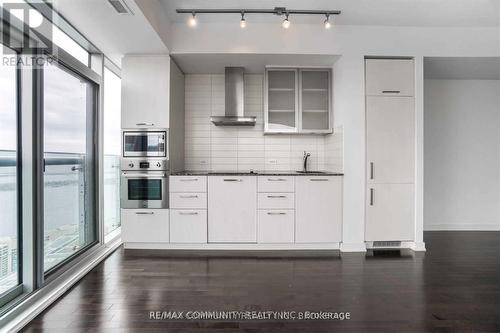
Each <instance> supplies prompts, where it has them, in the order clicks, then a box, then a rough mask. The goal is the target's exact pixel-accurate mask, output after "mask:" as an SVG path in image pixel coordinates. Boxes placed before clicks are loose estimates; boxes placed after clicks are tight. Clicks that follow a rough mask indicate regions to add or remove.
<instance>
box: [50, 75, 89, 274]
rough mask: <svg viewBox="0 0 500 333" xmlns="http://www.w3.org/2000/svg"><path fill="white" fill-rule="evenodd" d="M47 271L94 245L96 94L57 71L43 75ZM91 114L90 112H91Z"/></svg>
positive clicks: (87, 84)
mask: <svg viewBox="0 0 500 333" xmlns="http://www.w3.org/2000/svg"><path fill="white" fill-rule="evenodd" d="M43 83H44V160H45V161H44V163H45V168H44V195H43V200H44V269H45V271H47V270H49V269H50V268H52V267H54V266H55V265H57V264H59V263H60V262H62V261H64V260H65V259H67V258H68V257H70V256H71V255H73V254H75V253H77V252H78V251H79V250H81V249H82V248H83V247H85V246H86V245H88V244H90V243H92V242H93V241H94V240H95V229H94V228H95V218H94V216H93V212H92V209H93V205H94V204H93V201H92V198H91V192H90V191H91V190H90V189H91V188H92V187H91V184H92V181H93V180H92V179H93V178H92V176H93V173H92V172H93V170H92V157H93V142H92V134H91V133H92V128H93V125H92V112H91V110H90V111H89V105H92V89H90V88H91V87H90V83H88V82H86V81H84V80H82V79H81V78H79V77H77V76H75V75H73V74H71V73H70V72H69V71H67V70H64V69H63V68H61V67H58V66H55V65H47V66H46V68H45V70H44V82H43ZM90 108H92V106H90Z"/></svg>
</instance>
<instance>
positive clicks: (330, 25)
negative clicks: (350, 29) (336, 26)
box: [325, 14, 332, 29]
mask: <svg viewBox="0 0 500 333" xmlns="http://www.w3.org/2000/svg"><path fill="white" fill-rule="evenodd" d="M331 27H332V24H331V23H330V14H326V20H325V29H330V28H331Z"/></svg>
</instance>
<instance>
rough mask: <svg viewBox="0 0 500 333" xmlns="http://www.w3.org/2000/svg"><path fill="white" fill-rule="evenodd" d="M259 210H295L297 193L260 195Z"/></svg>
mask: <svg viewBox="0 0 500 333" xmlns="http://www.w3.org/2000/svg"><path fill="white" fill-rule="evenodd" d="M257 207H258V208H259V209H294V208H295V193H259V194H258V200H257Z"/></svg>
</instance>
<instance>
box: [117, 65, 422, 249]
mask: <svg viewBox="0 0 500 333" xmlns="http://www.w3.org/2000/svg"><path fill="white" fill-rule="evenodd" d="M294 58H295V57H294V56H293V55H288V57H287V59H286V60H285V61H286V63H284V62H283V60H279V58H277V57H275V59H273V60H271V59H266V58H265V57H261V58H260V59H259V58H257V57H252V56H251V55H249V56H247V57H246V59H245V60H244V61H246V64H247V67H248V64H249V65H250V69H249V70H248V69H247V70H246V69H245V66H244V65H245V63H244V62H241V60H240V59H238V57H237V56H233V57H232V58H231V60H230V61H231V63H233V64H234V63H238V64H240V66H231V67H224V68H217V69H215V67H216V66H217V65H216V64H212V63H210V61H209V59H203V56H199V57H197V58H196V59H187V60H184V59H183V57H182V56H175V57H171V58H170V59H169V58H168V57H157V56H153V57H151V56H135V55H133V56H130V57H125V58H124V59H123V62H122V91H123V94H122V105H124V109H123V113H122V130H123V142H124V148H123V154H124V155H123V157H124V158H123V160H122V170H123V173H122V239H123V241H124V245H125V248H127V249H184V250H193V249H200V250H201V249H205V250H216V249H240V250H245V249H246V250H252V249H253V250H258V249H261V250H269V249H284V250H286V249H288V250H292V249H304V250H307V249H308V250H313V249H329V250H339V249H341V248H342V217H343V199H342V197H343V171H342V165H341V162H340V163H338V162H337V164H336V163H335V162H336V161H342V154H343V151H342V149H343V146H342V128H334V127H333V123H334V121H333V110H332V104H333V103H332V100H333V98H334V96H333V91H332V88H331V87H332V85H333V78H332V75H334V71H332V69H331V68H332V67H334V61H335V60H336V57H331V56H322V57H321V56H318V57H317V59H316V62H314V63H309V64H308V66H300V67H293V66H292V64H293V63H294V62H295V61H299V60H296V59H294ZM174 59H178V60H177V62H179V63H181V64H183V68H184V73H185V72H189V68H190V66H193V64H194V63H200V62H203V63H204V64H205V65H206V66H207V67H208V68H211V69H212V70H216V72H215V73H210V74H200V73H196V74H183V72H182V71H181V70H180V68H179V67H178V66H177V64H176V62H175V60H174ZM218 61H219V62H220V61H221V60H220V57H219V59H218ZM266 61H280V62H279V63H278V64H276V63H274V64H272V63H266ZM328 61H330V63H329V67H320V66H318V63H322V64H325V63H328ZM366 66H367V74H366V75H367V78H366V81H367V96H370V97H367V98H369V99H368V101H370V102H369V103H368V106H371V104H372V103H373V111H371V110H370V109H367V112H368V114H373V120H371V119H370V120H369V123H372V122H373V126H372V127H371V128H369V131H368V133H367V135H368V137H369V140H370V142H373V147H372V148H371V149H370V150H369V153H370V154H371V153H372V151H373V156H369V160H370V162H369V163H368V167H369V175H368V176H369V181H368V183H367V186H369V187H370V188H369V193H370V194H369V202H368V206H367V208H368V209H370V208H371V207H374V208H373V209H370V210H369V211H370V212H371V211H373V213H371V216H370V220H369V221H367V227H366V236H367V238H366V241H367V246H368V247H374V246H375V247H376V246H379V247H381V248H387V247H389V248H391V247H400V248H411V247H412V246H413V247H414V245H413V244H414V243H412V242H413V241H414V228H415V221H414V217H413V216H414V213H413V212H414V208H413V206H414V194H413V185H412V184H413V182H414V181H413V173H414V172H413V169H414V167H413V163H414V162H413V161H414V156H413V155H414V153H412V151H413V152H414V150H413V145H414V138H413V135H412V133H413V132H414V129H413V127H414V125H413V124H414V111H413V108H414V107H413V105H412V103H414V102H413V101H414V100H413V94H414V92H413V91H414V82H413V80H414V71H415V69H414V61H413V59H366ZM160 68H161V69H163V70H159V69H160ZM246 71H247V72H246ZM220 72H223V73H224V74H218V73H220ZM168 73H170V75H166V74H168ZM391 75H392V76H391ZM162 76H163V77H162ZM151 80H156V82H157V83H156V84H154V85H153V86H154V87H157V89H150V88H149V89H147V91H144V92H141V91H140V90H139V89H137V88H136V87H137V86H140V84H141V83H142V82H144V83H146V81H147V82H151ZM183 88H184V89H183ZM168 89H170V92H171V93H170V94H169V95H167V94H166V92H167V91H169V90H168ZM173 92H175V93H173ZM163 95H165V96H164V97H163V100H162V98H160V97H162V96H163ZM402 96H403V97H402ZM143 100H150V101H152V103H155V104H152V105H150V106H147V107H146V110H147V112H141V113H139V114H138V113H137V112H136V110H137V105H138V104H140V103H141V101H143ZM371 100H373V102H371ZM379 101H382V103H380V102H379ZM162 102H163V103H162ZM167 103H168V104H167ZM401 103H403V106H402V104H401ZM166 105H169V107H166ZM391 105H394V107H395V108H396V109H395V110H398V109H400V108H401V107H404V108H405V110H407V111H405V112H406V114H405V115H404V116H400V115H398V114H394V111H391ZM394 107H393V108H394ZM167 110H169V111H170V113H169V112H167ZM391 112H392V113H391ZM129 115H130V116H129ZM391 118H392V119H393V120H392V121H391V122H388V121H387V120H389V119H391ZM384 123H385V124H384ZM173 124H175V126H174V125H173ZM395 125H398V127H400V128H401V131H400V132H398V133H389V134H387V135H384V134H385V133H386V132H389V131H388V130H389V129H390V126H395ZM387 126H389V127H387ZM371 130H373V132H372V131H371ZM370 136H373V138H370ZM382 136H384V137H382ZM377 137H379V138H380V139H379V140H377ZM176 139H178V140H176ZM377 141H378V142H377ZM391 143H392V145H391ZM403 152H404V154H403ZM398 154H399V155H400V156H401V157H400V161H398V162H397V163H396V162H395V160H394V156H396V155H398ZM160 156H161V157H164V159H159V158H158V157H160ZM149 157H151V158H149ZM183 157H184V159H183ZM327 165H328V167H327ZM375 168H376V173H377V177H374V174H375ZM138 172H139V173H140V175H137V173H138ZM148 174H149V176H147V178H146V175H148ZM159 174H161V177H159ZM395 175H397V176H395ZM141 179H142V180H141ZM144 179H147V180H144ZM385 184H388V185H387V186H386V187H387V189H386V187H385V186H384V185H385ZM403 184H404V185H403ZM375 191H376V192H377V194H378V193H379V191H380V193H381V196H380V199H379V197H378V196H377V197H376V198H375ZM149 195H151V196H149ZM396 198H397V200H400V203H399V205H398V206H400V207H402V208H401V211H400V212H396V211H395V210H394V209H390V208H389V206H390V205H391V202H394V200H396ZM375 200H376V201H378V202H377V205H374V201H375ZM379 200H380V201H379ZM377 206H379V207H377ZM375 207H376V208H375ZM398 213H399V214H400V215H399V216H398V215H397V214H398ZM389 218H390V219H389ZM384 223H386V224H384ZM145 225H147V226H148V227H147V228H144V226H145Z"/></svg>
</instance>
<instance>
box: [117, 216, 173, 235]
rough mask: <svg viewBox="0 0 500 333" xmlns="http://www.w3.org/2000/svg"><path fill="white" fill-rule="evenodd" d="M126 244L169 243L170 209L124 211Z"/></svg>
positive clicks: (123, 223) (123, 228)
mask: <svg viewBox="0 0 500 333" xmlns="http://www.w3.org/2000/svg"><path fill="white" fill-rule="evenodd" d="M121 221H122V235H121V237H122V240H123V242H124V243H168V242H169V210H168V209H122V210H121Z"/></svg>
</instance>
